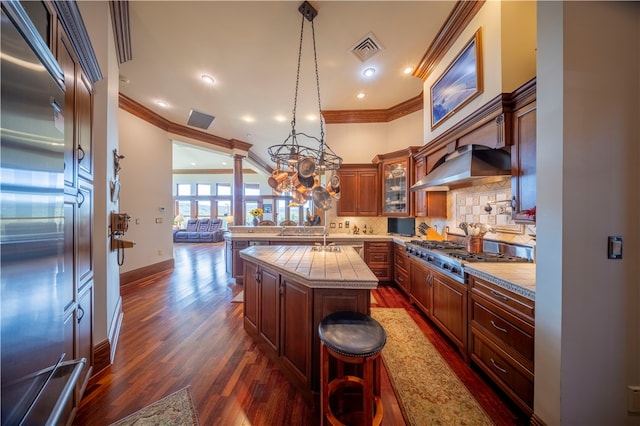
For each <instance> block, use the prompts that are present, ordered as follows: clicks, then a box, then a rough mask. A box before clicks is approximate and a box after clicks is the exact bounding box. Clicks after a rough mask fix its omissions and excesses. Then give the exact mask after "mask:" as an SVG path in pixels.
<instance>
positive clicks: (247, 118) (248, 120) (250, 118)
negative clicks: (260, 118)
mask: <svg viewBox="0 0 640 426" xmlns="http://www.w3.org/2000/svg"><path fill="white" fill-rule="evenodd" d="M242 120H244V121H246V122H247V123H253V122H254V121H256V120H255V119H254V118H253V117H251V116H250V115H245V116H244V117H242Z"/></svg>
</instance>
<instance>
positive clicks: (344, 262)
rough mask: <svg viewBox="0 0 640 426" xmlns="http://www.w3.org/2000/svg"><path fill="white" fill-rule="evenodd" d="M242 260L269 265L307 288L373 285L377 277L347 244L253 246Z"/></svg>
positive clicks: (241, 254) (244, 251)
mask: <svg viewBox="0 0 640 426" xmlns="http://www.w3.org/2000/svg"><path fill="white" fill-rule="evenodd" d="M240 257H241V258H242V259H244V260H247V261H250V262H253V263H256V264H258V265H261V266H265V267H268V268H270V269H272V270H275V271H277V272H278V273H280V274H282V275H284V276H288V277H289V278H291V279H294V280H296V281H297V282H299V283H301V284H303V285H305V286H307V287H310V288H366V289H371V288H376V287H377V285H378V279H377V278H376V276H375V275H374V274H373V272H371V270H370V269H369V267H368V266H367V264H366V263H365V262H364V260H362V258H361V257H360V255H359V254H358V253H357V252H356V251H355V250H354V249H353V248H352V247H348V246H341V247H339V248H338V251H321V250H320V251H319V250H318V249H317V248H316V247H313V246H252V247H249V248H246V249H244V250H241V251H240Z"/></svg>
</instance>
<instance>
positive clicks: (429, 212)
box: [413, 156, 447, 218]
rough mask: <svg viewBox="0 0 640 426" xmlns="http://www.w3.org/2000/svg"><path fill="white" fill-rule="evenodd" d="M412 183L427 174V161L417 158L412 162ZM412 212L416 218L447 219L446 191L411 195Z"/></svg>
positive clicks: (420, 192)
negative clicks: (413, 165) (413, 164)
mask: <svg viewBox="0 0 640 426" xmlns="http://www.w3.org/2000/svg"><path fill="white" fill-rule="evenodd" d="M414 163H415V167H414V175H413V176H414V178H413V183H415V182H417V181H418V180H420V179H421V178H422V177H424V176H425V175H426V173H427V160H426V158H425V157H422V156H419V157H417V158H416V159H415V161H414ZM413 212H414V216H416V217H444V218H446V217H447V192H446V191H415V192H414V193H413Z"/></svg>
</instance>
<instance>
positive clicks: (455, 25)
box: [413, 0, 485, 81]
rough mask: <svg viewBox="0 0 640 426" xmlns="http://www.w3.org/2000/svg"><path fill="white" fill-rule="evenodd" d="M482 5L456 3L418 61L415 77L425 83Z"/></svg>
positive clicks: (476, 2)
mask: <svg viewBox="0 0 640 426" xmlns="http://www.w3.org/2000/svg"><path fill="white" fill-rule="evenodd" d="M484 3H485V0H478V1H464V0H461V1H458V2H457V3H456V5H455V6H454V8H453V10H452V11H451V13H450V14H449V17H448V18H447V20H446V21H445V23H444V25H442V27H441V28H440V31H439V32H438V35H437V36H436V38H435V39H434V40H433V42H432V43H431V45H430V46H429V48H428V49H427V51H426V53H425V54H424V56H423V57H422V59H421V60H420V64H419V65H418V66H417V67H416V69H415V70H414V71H413V75H414V76H415V77H418V78H421V79H422V81H425V80H426V79H427V78H428V77H429V76H430V75H431V73H432V72H433V69H434V68H435V67H436V65H438V63H440V61H441V60H442V58H443V57H444V55H445V54H446V53H447V52H448V51H449V49H451V47H452V46H453V43H454V42H455V41H456V40H457V39H458V37H459V36H460V34H462V32H463V31H464V29H465V28H466V27H467V26H468V25H469V23H471V20H472V19H473V17H474V16H476V14H477V13H478V11H479V10H480V9H481V8H482V6H483V5H484Z"/></svg>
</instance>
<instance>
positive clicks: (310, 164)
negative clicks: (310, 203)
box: [298, 157, 316, 178]
mask: <svg viewBox="0 0 640 426" xmlns="http://www.w3.org/2000/svg"><path fill="white" fill-rule="evenodd" d="M315 171H316V161H315V160H314V159H313V158H311V157H305V158H303V159H302V160H301V161H300V162H299V163H298V174H300V176H302V177H305V178H308V177H310V176H312V175H313V172H315Z"/></svg>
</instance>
